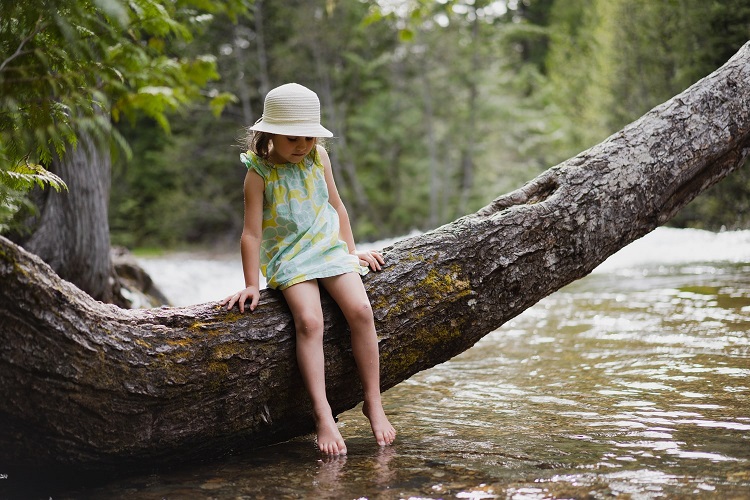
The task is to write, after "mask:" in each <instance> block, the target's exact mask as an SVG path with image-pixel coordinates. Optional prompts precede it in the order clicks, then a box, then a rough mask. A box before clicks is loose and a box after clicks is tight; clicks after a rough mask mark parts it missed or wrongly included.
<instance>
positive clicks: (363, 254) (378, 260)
mask: <svg viewBox="0 0 750 500" xmlns="http://www.w3.org/2000/svg"><path fill="white" fill-rule="evenodd" d="M354 255H356V256H357V257H359V264H360V265H361V266H367V267H369V268H370V269H372V270H373V271H380V270H381V269H382V268H383V267H382V266H383V264H385V259H384V258H383V254H381V253H380V252H378V251H376V250H364V251H356V252H354Z"/></svg>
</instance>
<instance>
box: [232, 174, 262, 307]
mask: <svg viewBox="0 0 750 500" xmlns="http://www.w3.org/2000/svg"><path fill="white" fill-rule="evenodd" d="M264 188H265V186H264V184H263V179H262V178H261V176H260V175H258V174H257V173H256V172H254V171H252V170H249V171H248V172H247V175H245V184H244V193H245V224H244V226H243V228H242V237H241V238H240V253H241V254H242V271H243V273H244V275H245V289H244V290H241V291H239V292H237V293H235V294H234V295H230V296H229V297H227V298H226V299H224V300H223V301H222V302H221V304H222V305H224V304H227V310H229V309H231V308H232V307H233V306H234V304H235V302H236V303H237V304H239V308H240V312H245V301H246V300H247V299H250V310H251V311H254V310H255V307H256V306H257V305H258V300H259V299H260V290H259V281H260V280H259V276H260V274H259V273H260V242H261V238H262V236H263V190H264Z"/></svg>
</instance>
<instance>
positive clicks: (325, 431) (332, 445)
mask: <svg viewBox="0 0 750 500" xmlns="http://www.w3.org/2000/svg"><path fill="white" fill-rule="evenodd" d="M315 420H316V422H315V426H316V428H317V434H318V449H320V451H321V453H325V454H326V455H346V444H344V438H342V437H341V433H340V432H339V428H338V426H337V425H336V421H335V420H334V419H333V415H331V414H330V413H328V415H323V416H320V417H316V418H315Z"/></svg>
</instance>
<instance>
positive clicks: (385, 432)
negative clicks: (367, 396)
mask: <svg viewBox="0 0 750 500" xmlns="http://www.w3.org/2000/svg"><path fill="white" fill-rule="evenodd" d="M362 413H364V414H365V417H367V418H368V419H369V420H370V427H372V434H373V436H375V441H377V442H378V445H380V446H386V445H389V444H391V443H393V441H394V440H395V439H396V429H394V428H393V426H392V425H391V422H390V421H389V420H388V417H386V416H385V411H384V410H383V405H382V404H380V403H374V404H368V403H367V402H366V401H365V403H364V404H363V405H362Z"/></svg>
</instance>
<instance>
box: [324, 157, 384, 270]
mask: <svg viewBox="0 0 750 500" xmlns="http://www.w3.org/2000/svg"><path fill="white" fill-rule="evenodd" d="M316 147H317V150H318V154H319V155H320V159H321V163H322V164H323V168H324V170H325V178H326V184H327V185H328V201H329V203H330V204H331V205H332V206H333V208H334V209H336V213H337V214H338V215H339V237H340V238H341V239H342V240H343V241H345V242H346V246H347V247H348V248H349V253H350V254H353V255H356V256H357V257H359V263H360V264H361V265H363V266H369V267H370V269H372V270H373V271H380V269H381V266H382V265H383V264H385V260H384V259H383V255H382V254H381V253H380V252H377V251H375V250H365V251H361V252H360V251H357V249H356V247H355V245H354V233H353V232H352V225H351V222H350V221H349V212H347V211H346V207H345V206H344V202H343V201H342V200H341V196H339V191H338V189H337V188H336V181H335V180H334V178H333V169H332V168H331V159H330V158H329V157H328V152H327V151H326V150H325V148H323V147H322V146H316Z"/></svg>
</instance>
